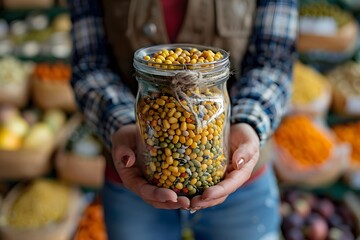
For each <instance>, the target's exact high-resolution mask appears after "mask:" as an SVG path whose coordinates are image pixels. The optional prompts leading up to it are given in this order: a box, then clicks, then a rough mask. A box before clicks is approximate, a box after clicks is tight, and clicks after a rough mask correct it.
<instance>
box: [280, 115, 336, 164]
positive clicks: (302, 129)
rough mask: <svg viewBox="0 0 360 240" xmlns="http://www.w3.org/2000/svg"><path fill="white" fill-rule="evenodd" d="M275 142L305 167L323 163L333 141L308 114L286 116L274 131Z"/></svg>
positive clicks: (328, 154) (327, 156)
mask: <svg viewBox="0 0 360 240" xmlns="http://www.w3.org/2000/svg"><path fill="white" fill-rule="evenodd" d="M274 139H275V142H276V143H277V144H278V145H279V146H280V147H282V148H284V149H285V150H287V152H288V153H289V154H290V155H291V156H292V157H293V158H294V160H295V161H297V163H299V165H300V166H302V167H303V168H311V167H312V166H318V165H321V164H323V163H324V162H325V161H326V160H327V159H328V158H329V156H330V154H331V150H332V148H333V143H332V142H331V141H330V139H328V138H327V137H326V136H325V134H323V133H322V132H321V131H320V130H319V129H318V128H317V127H316V126H315V125H314V123H313V122H312V121H311V120H310V118H308V117H306V116H302V115H300V116H288V117H285V118H284V119H283V121H282V123H281V124H280V126H279V128H278V129H277V130H276V132H275V133H274Z"/></svg>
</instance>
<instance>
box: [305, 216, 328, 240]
mask: <svg viewBox="0 0 360 240" xmlns="http://www.w3.org/2000/svg"><path fill="white" fill-rule="evenodd" d="M328 232H329V227H328V224H327V222H326V220H325V219H324V218H323V217H322V216H320V215H318V214H311V215H310V216H309V217H308V218H307V220H306V227H305V235H306V237H307V239H309V240H325V239H326V237H327V235H328Z"/></svg>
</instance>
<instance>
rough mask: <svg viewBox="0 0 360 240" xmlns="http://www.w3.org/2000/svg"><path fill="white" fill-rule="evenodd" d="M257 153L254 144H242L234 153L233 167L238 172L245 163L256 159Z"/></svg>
mask: <svg viewBox="0 0 360 240" xmlns="http://www.w3.org/2000/svg"><path fill="white" fill-rule="evenodd" d="M256 152H257V149H256V147H255V146H254V144H251V143H250V142H247V143H245V144H241V145H240V146H239V147H238V148H237V149H236V150H235V152H234V153H233V156H232V167H233V168H234V169H237V170H239V169H241V168H242V167H243V166H244V164H245V163H247V162H248V161H249V160H251V159H252V158H253V157H254V155H255V154H256Z"/></svg>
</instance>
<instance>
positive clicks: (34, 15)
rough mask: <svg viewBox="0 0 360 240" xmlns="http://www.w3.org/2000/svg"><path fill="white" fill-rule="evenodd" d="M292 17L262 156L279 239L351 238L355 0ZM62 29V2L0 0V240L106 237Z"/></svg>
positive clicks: (354, 223) (91, 150) (359, 218)
mask: <svg viewBox="0 0 360 240" xmlns="http://www.w3.org/2000/svg"><path fill="white" fill-rule="evenodd" d="M299 18H300V19H299V23H300V26H299V35H298V41H297V48H298V53H299V54H298V56H299V58H298V60H297V62H296V64H295V66H294V72H293V74H294V84H293V97H292V101H291V107H290V109H289V112H288V114H287V116H286V117H285V118H284V120H283V121H282V123H281V124H280V127H279V128H278V130H277V131H276V132H275V134H274V135H273V137H272V138H271V139H270V140H269V141H268V143H267V144H266V146H265V147H264V149H263V150H262V154H261V158H264V159H265V160H270V161H272V162H273V163H274V167H275V170H276V174H277V179H278V184H279V187H280V192H281V199H282V201H281V207H280V209H279V211H280V213H281V215H282V219H283V220H282V227H281V230H280V231H281V235H282V236H283V239H288V240H301V239H310V240H322V239H327V240H351V239H360V48H359V46H360V41H359V39H360V38H359V23H360V1H359V0H331V1H330V0H328V1H320V0H319V1H315V0H313V1H310V0H302V1H299ZM70 29H71V21H70V17H69V13H68V9H67V6H66V1H65V0H31V1H27V0H0V239H4V240H10V239H11V240H17V239H19V240H25V239H26V240H35V239H36V240H40V239H41V240H47V239H49V240H50V239H51V240H90V239H93V240H105V239H107V236H106V233H105V227H104V222H103V216H102V205H101V198H100V197H99V190H100V186H101V185H102V183H103V170H104V164H105V163H104V156H103V146H102V144H101V143H100V142H99V140H98V139H97V138H96V137H95V136H94V134H93V133H92V132H91V130H90V129H89V128H88V127H87V126H86V125H84V124H83V119H82V115H81V114H80V113H79V112H78V110H77V107H76V104H75V102H74V98H73V95H72V93H71V88H70V76H71V68H70V65H69V64H70V59H71V52H72V44H71V37H70ZM184 239H188V240H190V239H193V237H192V235H191V231H188V230H184Z"/></svg>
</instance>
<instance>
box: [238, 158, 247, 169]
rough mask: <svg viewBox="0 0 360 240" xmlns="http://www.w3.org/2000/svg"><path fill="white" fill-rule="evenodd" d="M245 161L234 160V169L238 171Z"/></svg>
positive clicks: (241, 159)
mask: <svg viewBox="0 0 360 240" xmlns="http://www.w3.org/2000/svg"><path fill="white" fill-rule="evenodd" d="M244 163H245V160H244V159H243V158H240V159H238V160H236V168H237V169H238V170H239V169H241V168H242V167H243V166H244Z"/></svg>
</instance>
